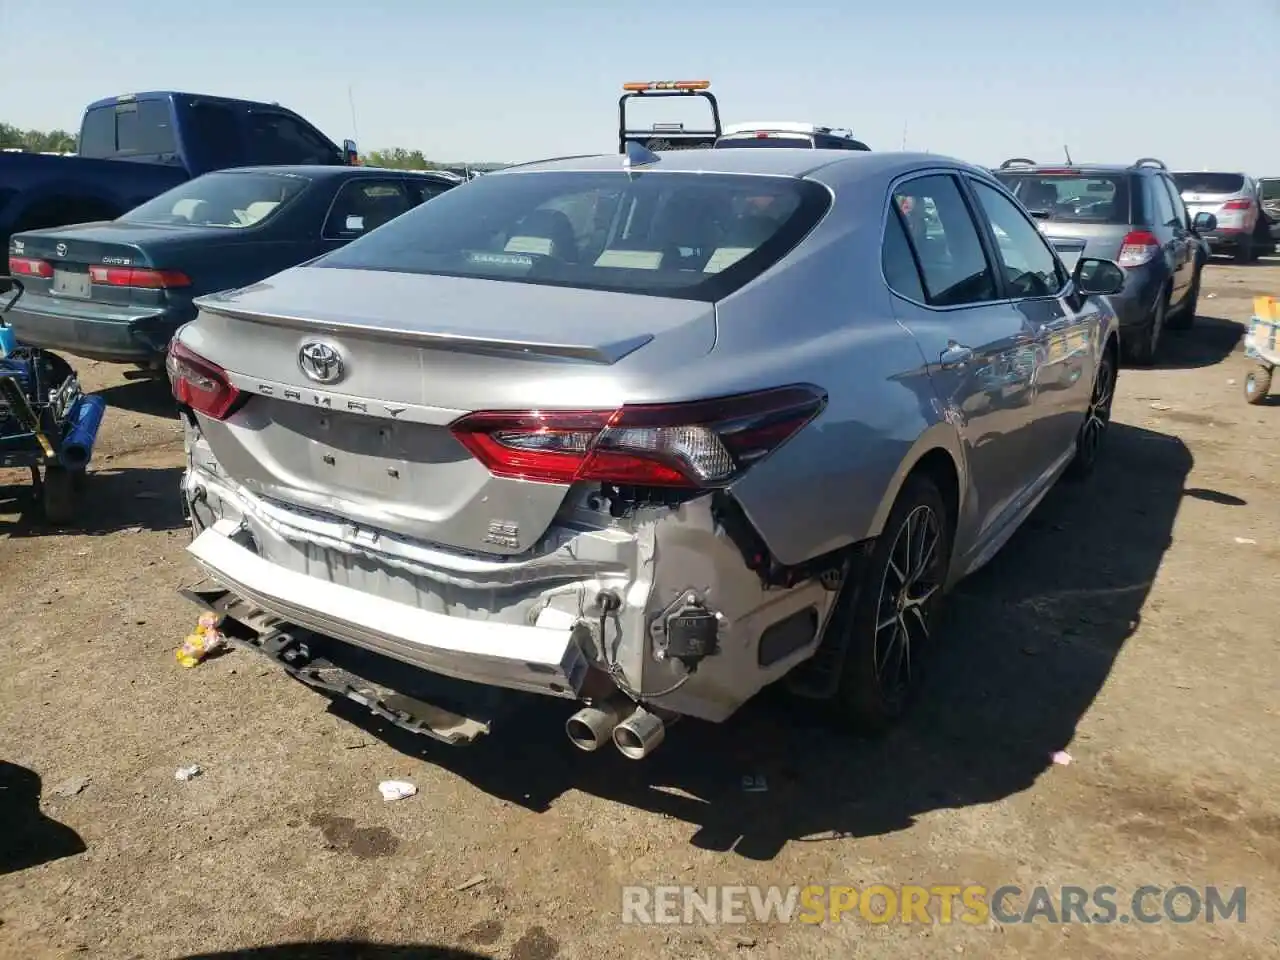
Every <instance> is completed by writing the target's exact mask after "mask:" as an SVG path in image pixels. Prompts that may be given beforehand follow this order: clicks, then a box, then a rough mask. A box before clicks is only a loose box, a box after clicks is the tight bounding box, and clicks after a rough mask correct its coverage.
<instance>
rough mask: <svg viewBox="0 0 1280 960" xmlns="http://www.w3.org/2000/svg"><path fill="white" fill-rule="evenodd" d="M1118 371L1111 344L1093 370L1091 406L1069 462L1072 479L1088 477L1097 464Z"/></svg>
mask: <svg viewBox="0 0 1280 960" xmlns="http://www.w3.org/2000/svg"><path fill="white" fill-rule="evenodd" d="M1119 375H1120V369H1119V365H1118V364H1117V363H1116V358H1115V354H1114V352H1113V351H1112V350H1111V349H1110V348H1108V349H1105V350H1103V352H1102V359H1101V360H1100V361H1099V362H1098V370H1097V372H1096V373H1095V374H1094V378H1093V391H1092V393H1091V395H1090V397H1089V406H1088V408H1087V409H1086V410H1085V414H1084V420H1083V422H1081V424H1080V429H1079V430H1078V431H1077V433H1076V455H1075V456H1074V457H1073V458H1072V459H1071V463H1070V464H1069V465H1068V466H1067V472H1066V476H1067V478H1068V479H1070V480H1074V481H1081V480H1086V479H1088V478H1089V477H1090V476H1092V475H1093V471H1094V468H1095V467H1097V465H1098V454H1099V452H1100V451H1101V449H1102V444H1103V441H1104V440H1105V439H1106V436H1107V432H1108V428H1109V427H1110V426H1111V405H1112V403H1114V402H1115V397H1116V382H1117V380H1118V378H1119Z"/></svg>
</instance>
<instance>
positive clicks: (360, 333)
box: [192, 294, 653, 366]
mask: <svg viewBox="0 0 1280 960" xmlns="http://www.w3.org/2000/svg"><path fill="white" fill-rule="evenodd" d="M192 302H193V303H194V304H195V306H196V308H197V309H198V310H202V311H204V312H205V313H211V314H214V315H216V316H220V317H226V318H228V319H230V320H241V321H244V322H245V323H259V324H265V325H267V326H273V327H285V328H288V329H293V330H303V331H308V332H312V333H314V332H326V333H331V334H336V335H339V336H340V335H343V334H346V335H349V336H354V337H366V338H367V337H375V338H377V339H380V340H390V341H393V342H396V343H401V344H405V345H407V346H415V347H428V348H430V349H434V350H449V351H452V352H455V353H477V354H489V355H499V356H518V357H530V356H532V357H547V358H551V359H557V360H579V361H583V362H586V363H598V364H602V365H606V366H610V365H612V364H615V363H617V362H618V361H619V360H621V359H622V358H623V357H625V356H627V355H628V354H630V353H634V352H635V351H636V350H639V349H640V348H641V347H643V346H644V345H645V344H647V343H648V342H649V341H650V340H652V339H653V334H652V333H641V334H636V335H635V336H631V337H623V338H620V339H617V340H608V339H605V338H602V339H601V342H600V343H556V342H554V341H539V340H526V339H522V338H519V337H509V336H487V337H486V336H476V335H475V334H469V333H467V332H465V331H462V330H405V329H403V328H390V327H379V326H375V325H372V324H364V323H358V322H351V321H347V320H343V319H338V318H334V317H327V318H322V319H311V318H307V317H295V316H290V315H288V314H284V313H273V312H266V311H260V310H243V309H240V308H237V307H233V306H229V305H227V304H225V303H221V302H219V300H218V295H217V294H206V295H205V296H203V297H196V298H195V299H194V300H193V301H192Z"/></svg>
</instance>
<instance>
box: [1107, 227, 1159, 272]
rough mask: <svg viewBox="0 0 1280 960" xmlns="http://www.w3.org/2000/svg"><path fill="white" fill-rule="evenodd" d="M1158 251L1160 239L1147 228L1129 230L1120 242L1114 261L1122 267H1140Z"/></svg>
mask: <svg viewBox="0 0 1280 960" xmlns="http://www.w3.org/2000/svg"><path fill="white" fill-rule="evenodd" d="M1159 252H1160V241H1159V240H1157V239H1156V235H1155V234H1154V233H1151V232H1150V231H1149V230H1131V231H1130V232H1129V233H1127V234H1125V238H1124V240H1123V241H1121V243H1120V256H1119V257H1118V258H1117V260H1116V262H1117V263H1118V264H1120V266H1122V267H1140V266H1142V265H1143V264H1144V263H1150V262H1151V260H1153V259H1154V258H1155V255H1156V254H1157V253H1159Z"/></svg>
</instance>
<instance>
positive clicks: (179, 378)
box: [164, 340, 244, 420]
mask: <svg viewBox="0 0 1280 960" xmlns="http://www.w3.org/2000/svg"><path fill="white" fill-rule="evenodd" d="M164 365H165V370H166V371H167V372H168V374H169V385H170V387H171V389H172V390H173V396H174V399H176V400H177V401H178V403H180V404H182V405H184V406H188V407H190V408H191V409H192V410H195V411H196V412H197V413H202V414H204V415H205V416H206V417H209V418H210V419H213V420H225V419H226V418H227V417H228V416H229V415H230V414H231V412H232V411H233V410H234V409H235V408H236V407H237V406H238V405H239V403H240V400H241V398H242V396H244V395H242V394H241V393H240V391H239V390H237V389H236V388H235V386H234V385H233V384H232V383H231V381H230V380H229V379H228V378H227V372H226V371H225V370H223V369H222V368H221V367H220V366H218V365H217V364H216V363H213V362H211V361H209V360H206V359H205V358H204V357H202V356H200V355H199V354H197V353H194V352H193V351H192V350H190V349H189V348H187V347H184V346H183V345H182V344H181V343H179V342H178V341H177V340H171V341H170V342H169V353H168V355H167V356H166V357H165V363H164Z"/></svg>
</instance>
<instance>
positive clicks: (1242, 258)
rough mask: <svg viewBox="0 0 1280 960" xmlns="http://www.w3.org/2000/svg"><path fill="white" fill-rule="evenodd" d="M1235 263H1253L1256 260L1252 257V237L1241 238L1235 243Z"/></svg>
mask: <svg viewBox="0 0 1280 960" xmlns="http://www.w3.org/2000/svg"><path fill="white" fill-rule="evenodd" d="M1235 259H1236V263H1253V261H1254V260H1255V259H1257V258H1256V257H1255V256H1254V255H1253V236H1252V235H1250V236H1246V237H1241V238H1240V239H1239V240H1237V241H1236V250H1235Z"/></svg>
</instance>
